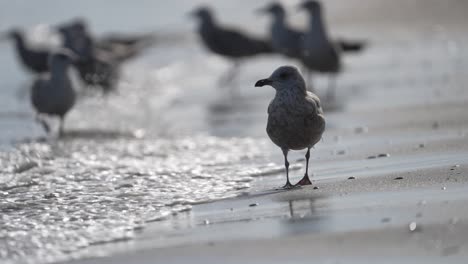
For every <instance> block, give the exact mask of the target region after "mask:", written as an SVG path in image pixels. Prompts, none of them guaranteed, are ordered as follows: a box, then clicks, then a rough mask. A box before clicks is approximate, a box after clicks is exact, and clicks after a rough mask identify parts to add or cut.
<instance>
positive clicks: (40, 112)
mask: <svg viewBox="0 0 468 264" xmlns="http://www.w3.org/2000/svg"><path fill="white" fill-rule="evenodd" d="M75 59H76V56H75V55H74V54H72V53H71V52H70V51H68V50H61V51H58V52H55V53H52V55H51V56H50V57H49V69H50V73H47V74H43V75H41V76H39V77H38V78H37V79H36V80H35V81H34V83H33V85H32V90H31V102H32V105H33V107H34V109H35V110H36V112H37V120H38V121H39V122H41V124H42V125H43V127H44V129H45V131H46V132H47V133H49V132H50V127H49V125H48V124H47V122H46V120H45V119H44V115H45V116H57V117H59V118H60V128H59V135H63V131H64V120H65V116H66V114H67V113H68V111H70V109H72V107H73V106H74V105H75V101H76V93H75V89H74V87H73V83H72V81H71V80H70V77H69V69H70V67H71V65H72V64H73V61H74V60H75Z"/></svg>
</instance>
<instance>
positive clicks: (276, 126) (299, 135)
mask: <svg viewBox="0 0 468 264" xmlns="http://www.w3.org/2000/svg"><path fill="white" fill-rule="evenodd" d="M265 85H269V86H272V87H273V88H274V89H275V90H276V95H275V97H274V98H273V100H272V101H271V102H270V105H269V106H268V123H267V128H266V131H267V134H268V136H269V137H270V139H271V141H273V143H275V144H276V145H277V146H278V147H280V148H281V150H282V151H283V155H284V165H285V167H286V184H285V185H284V187H283V188H286V189H288V188H292V187H294V186H301V185H310V184H312V182H311V181H310V179H309V175H308V170H309V158H310V149H311V148H312V147H313V146H314V145H315V144H317V142H319V141H320V139H321V138H322V134H323V132H324V131H325V117H324V115H323V110H322V107H321V104H320V99H319V98H318V97H317V96H316V95H315V94H313V93H311V92H309V91H307V90H306V84H305V81H304V78H302V76H301V74H300V73H299V70H298V69H297V68H296V67H293V66H282V67H279V68H278V69H276V70H275V71H274V72H273V73H272V74H271V76H270V77H268V78H266V79H262V80H259V81H257V82H256V83H255V86H256V87H261V86H265ZM302 149H307V152H306V155H305V158H306V171H305V174H304V177H303V178H302V179H301V180H300V181H299V182H298V183H297V184H296V185H292V184H291V182H290V181H289V162H288V152H289V151H290V150H302Z"/></svg>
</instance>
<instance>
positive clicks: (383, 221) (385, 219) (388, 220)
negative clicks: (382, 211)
mask: <svg viewBox="0 0 468 264" xmlns="http://www.w3.org/2000/svg"><path fill="white" fill-rule="evenodd" d="M390 220H392V219H391V218H390V217H384V218H382V220H381V222H382V223H388V222H390Z"/></svg>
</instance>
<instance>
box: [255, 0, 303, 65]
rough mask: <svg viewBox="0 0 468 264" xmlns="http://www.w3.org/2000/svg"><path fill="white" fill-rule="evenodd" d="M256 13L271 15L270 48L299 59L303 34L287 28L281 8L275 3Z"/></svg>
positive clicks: (284, 13)
mask: <svg viewBox="0 0 468 264" xmlns="http://www.w3.org/2000/svg"><path fill="white" fill-rule="evenodd" d="M258 11H259V12H260V13H262V14H271V15H272V16H273V21H272V23H271V26H270V35H271V46H272V47H273V50H274V51H275V52H277V53H279V54H282V55H285V56H287V57H291V58H295V59H298V58H301V57H302V40H303V38H304V33H303V32H301V31H298V30H295V29H292V28H291V27H289V26H288V24H287V22H286V11H285V9H284V8H283V6H282V5H281V4H279V3H277V2H273V3H271V4H269V5H268V6H266V7H264V8H261V9H259V10H258Z"/></svg>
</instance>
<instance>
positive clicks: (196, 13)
mask: <svg viewBox="0 0 468 264" xmlns="http://www.w3.org/2000/svg"><path fill="white" fill-rule="evenodd" d="M187 17H189V18H196V17H198V10H192V11H190V12H188V13H187Z"/></svg>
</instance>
